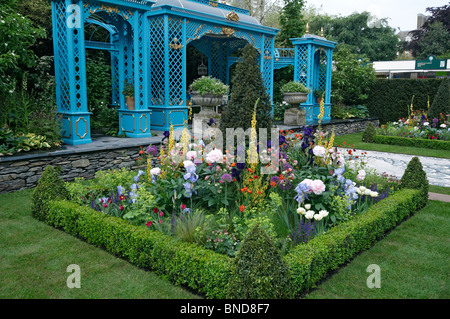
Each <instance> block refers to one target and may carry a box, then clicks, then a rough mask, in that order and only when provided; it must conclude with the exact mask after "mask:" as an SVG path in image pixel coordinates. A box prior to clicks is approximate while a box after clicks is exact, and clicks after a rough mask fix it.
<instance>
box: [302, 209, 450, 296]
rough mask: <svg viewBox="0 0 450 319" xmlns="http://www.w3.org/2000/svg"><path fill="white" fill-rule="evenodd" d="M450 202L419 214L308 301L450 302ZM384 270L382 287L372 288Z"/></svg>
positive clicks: (314, 292) (331, 280)
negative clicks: (373, 268) (375, 273)
mask: <svg viewBox="0 0 450 319" xmlns="http://www.w3.org/2000/svg"><path fill="white" fill-rule="evenodd" d="M449 228H450V203H443V202H438V201H430V202H429V205H428V206H427V207H425V208H424V209H422V210H421V211H420V212H418V213H416V214H415V216H413V217H411V218H410V219H408V220H406V221H405V222H403V223H402V224H400V225H399V226H398V227H397V228H396V229H395V231H393V232H391V233H389V234H388V235H387V236H386V238H384V239H383V240H382V241H380V242H378V243H376V244H375V245H374V246H373V247H372V248H371V249H370V250H368V251H365V252H363V253H362V254H360V255H359V256H357V257H356V258H355V259H354V260H352V262H351V263H350V264H349V265H348V266H346V267H343V268H341V269H340V270H339V271H338V272H337V273H336V274H334V275H333V276H331V277H330V278H328V279H327V280H326V281H324V282H322V283H321V284H320V286H319V287H318V288H317V289H316V290H314V291H312V292H311V293H309V294H308V295H307V296H306V298H308V299H323V298H329V299H341V298H344V299H448V298H449V297H450V281H449V277H448V274H449V272H450V266H449V263H448V256H449V254H450V247H449V245H448V229H449ZM371 264H376V265H378V266H379V267H380V274H381V281H380V282H381V288H372V289H370V288H368V287H367V283H366V281H367V278H368V277H369V276H370V275H371V274H372V273H369V272H367V271H366V270H367V267H368V266H369V265H371Z"/></svg>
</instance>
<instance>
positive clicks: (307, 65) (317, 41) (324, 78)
mask: <svg viewBox="0 0 450 319" xmlns="http://www.w3.org/2000/svg"><path fill="white" fill-rule="evenodd" d="M291 41H292V43H293V45H294V50H295V58H294V81H297V82H300V83H303V84H304V85H305V86H306V87H308V88H309V89H310V93H309V94H308V98H307V100H306V102H305V103H302V104H301V105H300V107H302V108H304V109H305V110H306V124H309V125H310V124H313V123H314V122H315V121H317V120H318V118H317V116H318V115H319V114H320V105H319V103H316V100H315V97H314V94H313V91H314V90H322V91H324V92H325V101H324V108H325V114H324V118H323V121H329V120H330V119H331V118H330V112H331V103H330V97H331V73H332V61H333V49H334V47H335V46H336V42H332V41H328V40H327V39H325V38H324V37H320V36H317V35H311V34H305V35H304V36H303V37H301V38H294V39H291Z"/></svg>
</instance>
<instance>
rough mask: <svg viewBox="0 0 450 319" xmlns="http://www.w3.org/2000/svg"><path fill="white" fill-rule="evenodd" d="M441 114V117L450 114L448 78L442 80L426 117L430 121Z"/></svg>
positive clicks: (449, 85) (449, 82) (449, 83)
mask: <svg viewBox="0 0 450 319" xmlns="http://www.w3.org/2000/svg"><path fill="white" fill-rule="evenodd" d="M441 114H442V115H443V116H447V115H448V114H450V80H449V79H448V78H445V79H443V80H442V82H441V85H440V86H439V89H438V91H437V94H436V96H435V97H434V99H433V104H431V107H430V109H429V110H428V113H427V117H428V118H429V119H430V120H431V119H433V118H440V117H441Z"/></svg>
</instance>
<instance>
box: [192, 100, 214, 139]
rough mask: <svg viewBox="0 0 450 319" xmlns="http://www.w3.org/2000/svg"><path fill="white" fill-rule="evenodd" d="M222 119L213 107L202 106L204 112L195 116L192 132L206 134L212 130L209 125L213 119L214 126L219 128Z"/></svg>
mask: <svg viewBox="0 0 450 319" xmlns="http://www.w3.org/2000/svg"><path fill="white" fill-rule="evenodd" d="M220 118H221V116H220V114H218V113H216V112H215V111H214V108H213V107H212V106H202V110H201V111H200V112H199V113H197V114H194V118H193V120H192V130H193V132H194V134H195V133H196V132H200V131H201V132H204V131H206V130H207V129H208V128H210V125H209V124H208V123H209V121H210V120H211V119H213V120H214V125H213V126H214V127H219V125H220Z"/></svg>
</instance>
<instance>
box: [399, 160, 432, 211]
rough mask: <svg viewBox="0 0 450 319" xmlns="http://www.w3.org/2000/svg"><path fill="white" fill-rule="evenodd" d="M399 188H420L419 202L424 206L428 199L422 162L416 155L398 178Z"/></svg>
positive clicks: (425, 175) (426, 180)
mask: <svg viewBox="0 0 450 319" xmlns="http://www.w3.org/2000/svg"><path fill="white" fill-rule="evenodd" d="M400 183H401V188H412V189H419V190H421V195H420V196H421V204H422V206H425V205H426V204H427V201H428V189H429V184H428V179H427V174H426V173H425V171H424V170H423V166H422V163H421V162H420V160H419V158H418V157H417V156H414V157H413V158H412V159H411V161H410V162H409V163H408V166H407V167H406V170H405V172H404V173H403V176H402V178H401V179H400Z"/></svg>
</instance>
